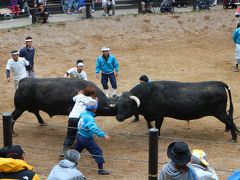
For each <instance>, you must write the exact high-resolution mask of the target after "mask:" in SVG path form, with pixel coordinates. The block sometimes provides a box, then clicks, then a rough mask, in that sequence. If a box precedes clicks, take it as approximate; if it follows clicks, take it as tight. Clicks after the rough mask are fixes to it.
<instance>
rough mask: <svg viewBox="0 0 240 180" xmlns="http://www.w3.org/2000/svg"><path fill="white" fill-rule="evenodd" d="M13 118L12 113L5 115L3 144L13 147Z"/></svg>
mask: <svg viewBox="0 0 240 180" xmlns="http://www.w3.org/2000/svg"><path fill="white" fill-rule="evenodd" d="M11 121H12V116H11V113H7V112H5V113H3V143H4V147H5V146H12V122H11Z"/></svg>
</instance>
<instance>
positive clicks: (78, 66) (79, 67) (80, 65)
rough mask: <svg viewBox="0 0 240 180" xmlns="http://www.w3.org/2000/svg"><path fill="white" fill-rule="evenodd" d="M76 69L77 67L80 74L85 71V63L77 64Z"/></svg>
mask: <svg viewBox="0 0 240 180" xmlns="http://www.w3.org/2000/svg"><path fill="white" fill-rule="evenodd" d="M76 67H77V71H78V72H79V73H80V72H82V70H83V67H84V63H83V62H79V63H77V64H76Z"/></svg>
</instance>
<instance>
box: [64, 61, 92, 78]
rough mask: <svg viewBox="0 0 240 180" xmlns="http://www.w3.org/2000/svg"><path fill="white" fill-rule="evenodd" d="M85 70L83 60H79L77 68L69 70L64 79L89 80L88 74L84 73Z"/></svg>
mask: <svg viewBox="0 0 240 180" xmlns="http://www.w3.org/2000/svg"><path fill="white" fill-rule="evenodd" d="M83 68H84V62H83V60H81V59H79V60H77V62H76V67H74V68H71V69H69V70H68V71H67V72H66V73H65V74H64V77H68V76H70V77H71V78H79V79H83V80H86V81H87V80H88V79H87V74H86V72H85V71H83Z"/></svg>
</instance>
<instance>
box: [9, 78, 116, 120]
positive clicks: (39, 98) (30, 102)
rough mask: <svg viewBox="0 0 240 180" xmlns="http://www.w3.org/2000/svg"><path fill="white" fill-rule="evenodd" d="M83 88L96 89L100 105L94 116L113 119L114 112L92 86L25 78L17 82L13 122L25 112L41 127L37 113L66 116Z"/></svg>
mask: <svg viewBox="0 0 240 180" xmlns="http://www.w3.org/2000/svg"><path fill="white" fill-rule="evenodd" d="M86 86H94V87H95V88H96V95H97V98H98V104H99V106H98V109H97V112H96V115H98V116H114V115H116V111H115V110H114V109H113V108H110V107H109V99H108V98H107V97H106V95H105V94H104V93H103V92H102V91H101V90H100V89H99V88H98V87H97V86H96V85H95V84H93V83H92V82H89V81H84V80H79V79H76V78H47V79H33V78H25V79H22V80H21V81H20V83H19V86H18V88H17V90H16V92H15V96H14V104H15V110H14V111H13V113H12V119H13V120H14V122H15V121H16V120H17V119H18V118H19V117H20V116H21V114H22V113H23V112H24V111H29V112H31V113H34V114H35V116H36V117H37V119H38V122H39V123H40V124H44V121H43V119H42V118H41V116H40V114H39V111H40V110H42V111H44V112H46V113H48V114H49V116H50V117H52V116H54V115H69V113H70V112H71V110H72V108H73V106H74V102H73V100H72V99H73V97H74V96H75V95H77V93H78V91H79V90H83V89H84V88H85V87H86Z"/></svg>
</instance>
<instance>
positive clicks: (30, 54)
mask: <svg viewBox="0 0 240 180" xmlns="http://www.w3.org/2000/svg"><path fill="white" fill-rule="evenodd" d="M34 54H35V49H34V48H32V49H31V50H30V49H29V48H27V47H24V48H22V49H21V50H20V52H19V57H23V58H25V59H26V60H27V61H29V64H30V67H31V68H33V66H34ZM28 70H31V69H28Z"/></svg>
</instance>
